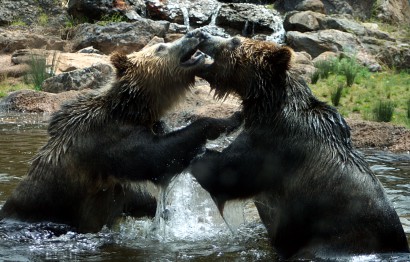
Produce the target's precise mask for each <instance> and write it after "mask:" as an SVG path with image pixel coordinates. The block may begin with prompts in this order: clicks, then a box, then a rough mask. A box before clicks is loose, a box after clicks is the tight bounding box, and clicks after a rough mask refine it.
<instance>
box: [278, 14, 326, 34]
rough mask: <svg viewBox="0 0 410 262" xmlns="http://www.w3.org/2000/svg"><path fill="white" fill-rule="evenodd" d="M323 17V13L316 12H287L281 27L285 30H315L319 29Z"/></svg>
mask: <svg viewBox="0 0 410 262" xmlns="http://www.w3.org/2000/svg"><path fill="white" fill-rule="evenodd" d="M323 19H325V15H324V14H320V13H317V12H312V11H303V12H289V13H288V14H286V16H285V19H284V21H283V27H284V28H285V30H286V31H299V32H310V31H317V30H319V29H321V26H320V22H321V21H322V20H323Z"/></svg>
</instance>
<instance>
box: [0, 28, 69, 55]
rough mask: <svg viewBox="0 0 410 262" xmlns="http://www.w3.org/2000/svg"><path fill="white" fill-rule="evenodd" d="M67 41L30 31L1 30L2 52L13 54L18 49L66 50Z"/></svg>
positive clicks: (0, 49) (0, 43)
mask: <svg viewBox="0 0 410 262" xmlns="http://www.w3.org/2000/svg"><path fill="white" fill-rule="evenodd" d="M66 45H67V41H65V40H61V39H60V38H59V37H56V36H48V35H42V34H37V33H32V32H30V31H29V30H20V29H13V30H4V29H2V28H0V52H1V53H12V52H14V51H16V50H18V49H30V48H38V49H52V50H61V51H62V50H65V49H66Z"/></svg>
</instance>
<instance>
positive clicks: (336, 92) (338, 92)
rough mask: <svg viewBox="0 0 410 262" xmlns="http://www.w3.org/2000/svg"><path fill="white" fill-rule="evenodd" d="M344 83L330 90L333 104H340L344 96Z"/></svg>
mask: <svg viewBox="0 0 410 262" xmlns="http://www.w3.org/2000/svg"><path fill="white" fill-rule="evenodd" d="M342 91H343V84H339V85H338V86H337V87H336V88H333V89H332V90H331V92H330V99H331V101H332V105H334V106H338V105H339V104H340V98H341V97H342Z"/></svg>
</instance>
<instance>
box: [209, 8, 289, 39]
mask: <svg viewBox="0 0 410 262" xmlns="http://www.w3.org/2000/svg"><path fill="white" fill-rule="evenodd" d="M216 25H217V26H220V27H223V28H224V29H226V31H227V32H228V33H230V34H231V35H236V34H241V35H243V36H248V37H254V36H257V35H260V34H263V35H268V36H269V37H268V40H273V41H275V42H283V41H284V29H283V20H282V17H281V16H280V14H279V13H278V12H277V11H275V10H273V9H268V8H266V7H264V6H261V5H254V4H223V5H222V6H221V8H220V10H219V14H218V16H217V18H216Z"/></svg>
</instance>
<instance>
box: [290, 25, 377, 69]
mask: <svg viewBox="0 0 410 262" xmlns="http://www.w3.org/2000/svg"><path fill="white" fill-rule="evenodd" d="M287 43H288V44H289V46H291V47H292V48H294V49H295V51H306V52H307V53H309V54H310V55H311V56H312V57H313V58H315V57H317V56H319V55H320V54H321V53H323V52H326V51H331V52H335V53H340V52H343V53H346V54H348V55H350V56H352V55H353V56H355V57H356V59H358V60H359V61H360V62H361V63H362V64H363V65H365V66H367V67H368V68H369V69H370V70H372V71H378V70H380V69H381V66H380V64H379V63H378V62H377V61H376V59H375V57H374V56H373V55H372V54H371V53H369V52H368V51H367V50H366V49H365V47H364V46H363V45H362V43H361V42H360V40H359V39H358V38H357V37H356V36H355V35H353V34H351V33H347V32H342V31H339V30H334V29H327V30H320V31H317V32H307V33H301V32H296V31H289V32H287Z"/></svg>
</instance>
